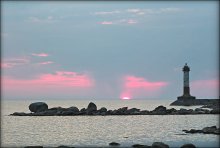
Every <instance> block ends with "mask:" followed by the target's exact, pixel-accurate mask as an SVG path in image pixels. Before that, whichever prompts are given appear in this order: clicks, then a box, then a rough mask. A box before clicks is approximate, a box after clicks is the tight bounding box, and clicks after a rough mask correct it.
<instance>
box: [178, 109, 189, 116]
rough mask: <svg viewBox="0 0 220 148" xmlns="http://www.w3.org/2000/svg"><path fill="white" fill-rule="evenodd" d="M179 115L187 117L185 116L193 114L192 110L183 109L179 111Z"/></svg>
mask: <svg viewBox="0 0 220 148" xmlns="http://www.w3.org/2000/svg"><path fill="white" fill-rule="evenodd" d="M177 113H178V114H180V115H185V114H190V113H192V110H187V109H184V108H181V109H180V110H178V111H177Z"/></svg>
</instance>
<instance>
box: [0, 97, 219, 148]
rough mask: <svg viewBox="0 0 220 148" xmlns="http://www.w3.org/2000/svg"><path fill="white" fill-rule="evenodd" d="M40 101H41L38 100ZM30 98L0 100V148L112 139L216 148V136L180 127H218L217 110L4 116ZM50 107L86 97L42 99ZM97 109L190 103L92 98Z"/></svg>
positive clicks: (103, 142)
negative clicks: (191, 144) (209, 113)
mask: <svg viewBox="0 0 220 148" xmlns="http://www.w3.org/2000/svg"><path fill="white" fill-rule="evenodd" d="M41 101H42V100H41ZM32 102H35V101H30V100H29V101H4V100H2V104H1V105H2V106H1V109H2V110H1V111H2V113H1V114H2V117H1V119H2V120H1V136H2V137H1V142H2V147H15V146H16V147H21V146H30V145H42V146H46V147H55V146H60V145H67V146H76V147H77V146H80V147H91V146H95V147H97V146H108V144H109V143H110V142H113V141H114V142H118V143H120V144H121V146H122V147H125V146H131V145H133V144H146V145H151V144H152V143H153V142H156V141H159V142H164V143H166V144H168V145H169V146H171V147H180V146H181V145H183V144H185V143H193V144H195V145H196V146H198V147H219V140H218V138H219V135H212V134H186V135H183V134H184V133H183V132H182V130H183V129H188V130H189V129H192V128H195V129H202V128H203V127H206V126H214V125H216V126H217V127H219V115H138V116H137V115H136V116H135V115H132V116H38V117H37V116H29V117H28V116H8V115H9V114H11V113H13V112H30V111H29V109H28V106H29V104H30V103H32ZM44 102H46V103H47V104H48V106H49V108H51V107H57V106H61V107H70V106H76V107H78V108H79V109H81V108H83V107H85V108H86V107H87V105H88V104H89V102H90V101H88V100H83V101H80V100H78V101H76V100H71V101H70V100H64V101H58V100H54V101H50V100H49V101H45V100H44ZM92 102H94V103H95V104H96V105H97V107H98V109H99V108H101V107H106V108H107V109H118V108H120V107H125V106H127V107H129V108H133V107H136V108H140V109H141V110H146V109H147V110H153V109H154V108H155V107H157V106H159V105H163V106H166V107H167V108H176V109H179V108H187V109H189V108H192V109H193V108H196V107H199V106H196V107H174V106H169V104H170V103H171V102H172V101H159V100H156V101H155V100H154V101H153V100H148V101H146V100H114V101H97V100H95V101H92Z"/></svg>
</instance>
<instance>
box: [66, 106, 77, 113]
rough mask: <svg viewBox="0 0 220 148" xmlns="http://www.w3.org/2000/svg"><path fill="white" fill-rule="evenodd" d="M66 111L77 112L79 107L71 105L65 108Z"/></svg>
mask: <svg viewBox="0 0 220 148" xmlns="http://www.w3.org/2000/svg"><path fill="white" fill-rule="evenodd" d="M67 110H68V111H72V112H74V113H78V112H79V109H78V108H77V107H75V106H71V107H69V108H67Z"/></svg>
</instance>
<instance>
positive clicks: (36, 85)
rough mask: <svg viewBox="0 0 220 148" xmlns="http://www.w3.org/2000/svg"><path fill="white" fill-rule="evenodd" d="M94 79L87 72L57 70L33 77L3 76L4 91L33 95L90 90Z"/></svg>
mask: <svg viewBox="0 0 220 148" xmlns="http://www.w3.org/2000/svg"><path fill="white" fill-rule="evenodd" d="M93 86H94V80H93V79H92V78H91V77H90V76H89V75H87V74H79V73H76V72H68V71H57V72H55V73H54V74H51V73H48V74H41V75H39V76H37V77H35V78H33V79H17V78H13V77H6V76H4V77H2V88H3V92H4V93H6V94H7V95H10V93H13V94H18V95H24V96H27V95H29V96H31V95H32V94H48V95H53V94H69V95H71V94H72V95H74V94H79V93H82V92H83V91H84V90H90V89H91V88H92V87H93Z"/></svg>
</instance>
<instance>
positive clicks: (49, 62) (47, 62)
mask: <svg viewBox="0 0 220 148" xmlns="http://www.w3.org/2000/svg"><path fill="white" fill-rule="evenodd" d="M53 63H54V62H52V61H46V62H41V63H38V64H39V65H48V64H53Z"/></svg>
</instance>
